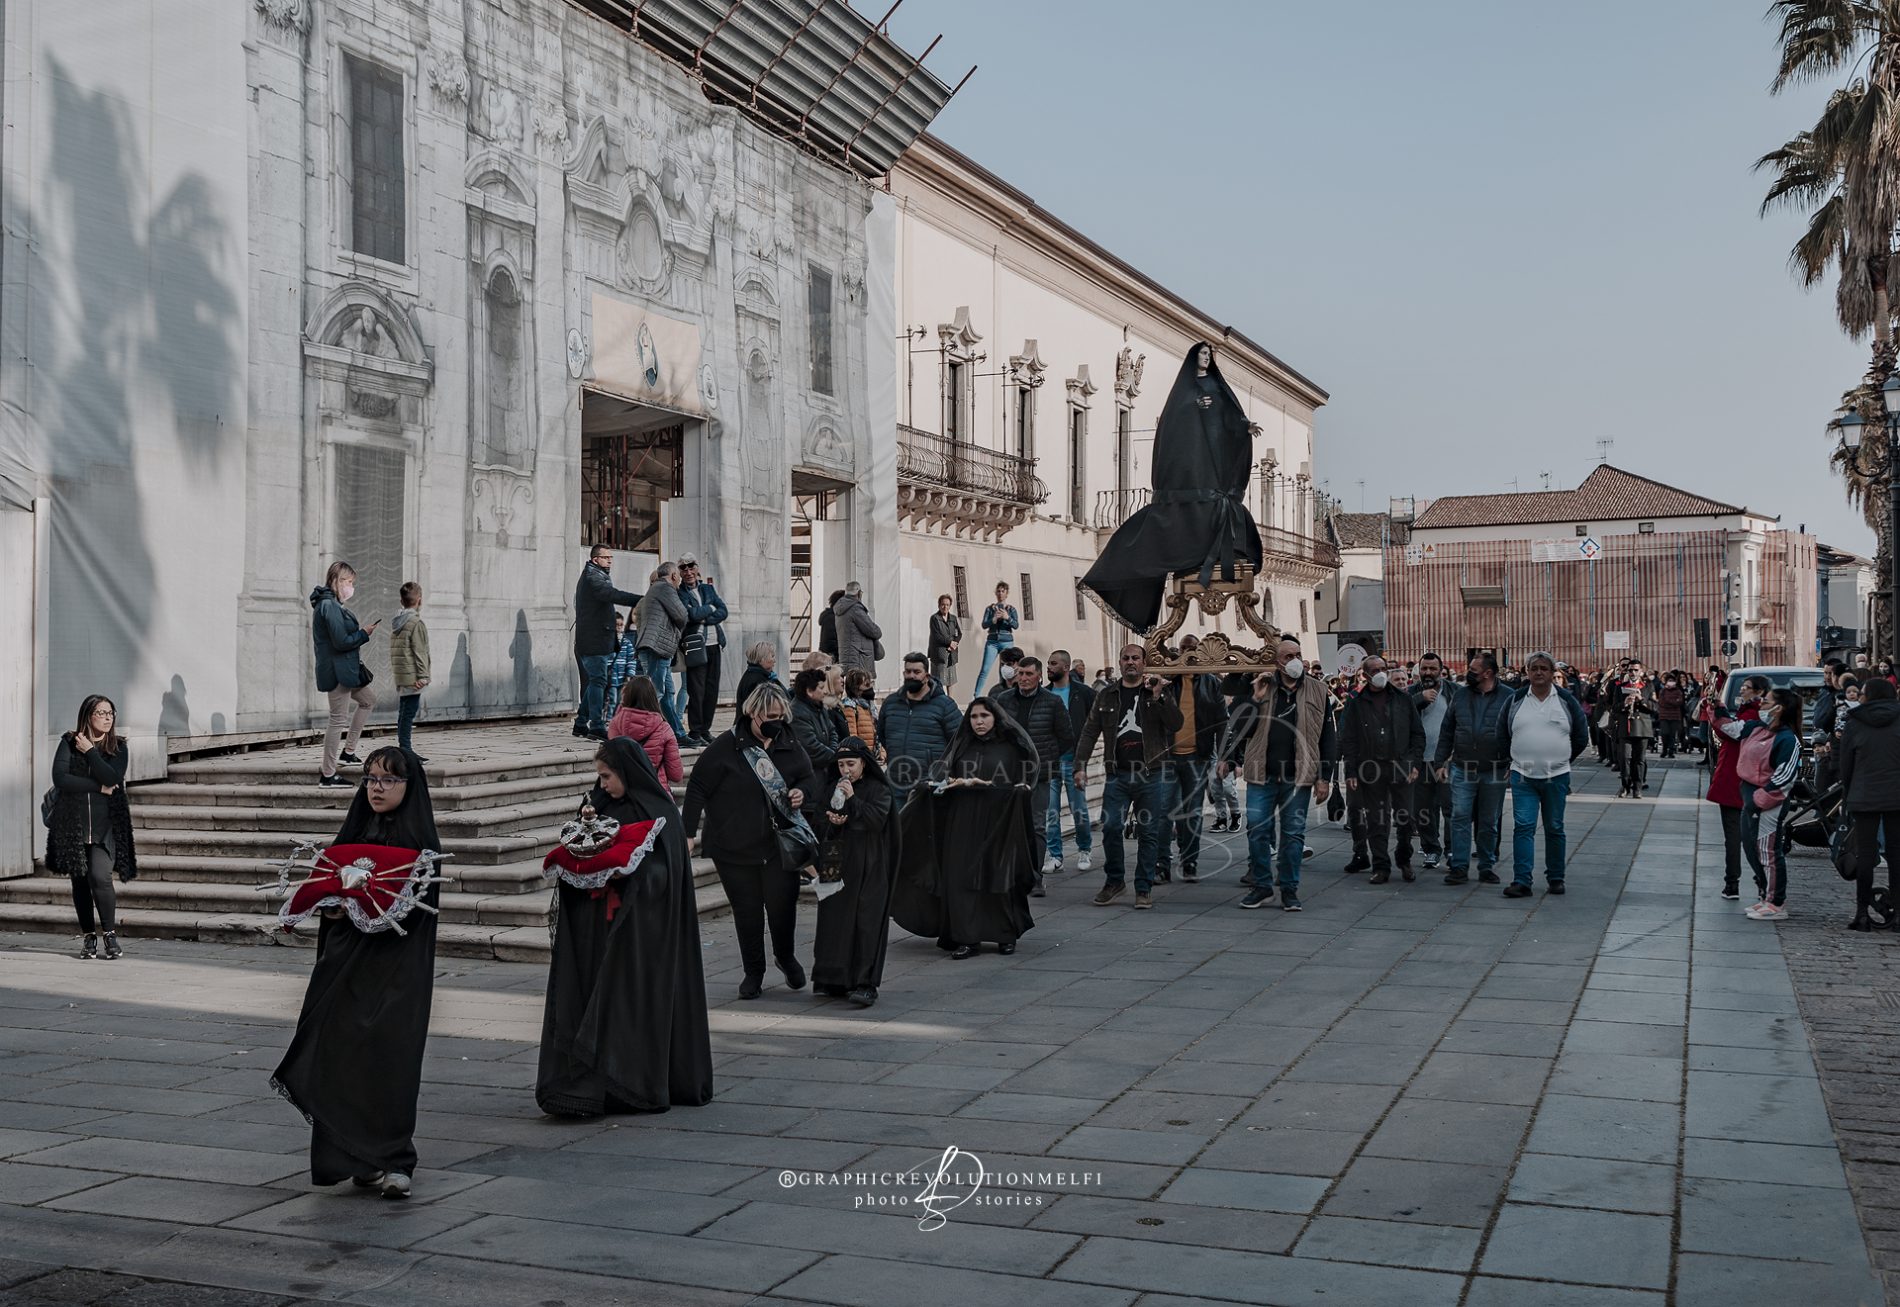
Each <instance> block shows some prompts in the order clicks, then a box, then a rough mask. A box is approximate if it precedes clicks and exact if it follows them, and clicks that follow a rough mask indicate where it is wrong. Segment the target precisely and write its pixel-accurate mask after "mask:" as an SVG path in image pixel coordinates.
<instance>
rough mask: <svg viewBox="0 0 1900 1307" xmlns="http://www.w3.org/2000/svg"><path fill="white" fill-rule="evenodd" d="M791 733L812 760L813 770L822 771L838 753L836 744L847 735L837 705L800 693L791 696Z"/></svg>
mask: <svg viewBox="0 0 1900 1307" xmlns="http://www.w3.org/2000/svg"><path fill="white" fill-rule="evenodd" d="M792 734H793V735H794V736H796V737H797V739H798V746H799V747H800V748H801V749H803V750H804V751H805V756H806V757H807V758H809V759H810V760H811V767H812V770H813V771H815V772H819V773H823V772H824V770H825V769H826V768H827V767H829V766H831V762H832V759H834V758H836V757H837V756H838V745H839V743H840V742H841V741H842V740H843V739H844V737H845V736H846V735H847V734H849V732H848V731H846V730H845V726H844V718H843V717H842V716H841V715H840V714H839V712H838V710H837V709H836V708H827V707H825V705H823V704H822V703H813V702H812V701H811V700H810V699H809V698H808V697H806V696H805V695H802V694H795V695H793V696H792Z"/></svg>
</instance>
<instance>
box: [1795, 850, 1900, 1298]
mask: <svg viewBox="0 0 1900 1307" xmlns="http://www.w3.org/2000/svg"><path fill="white" fill-rule="evenodd" d="M1792 874H1793V879H1791V881H1790V884H1791V885H1796V886H1799V891H1800V895H1801V900H1800V913H1799V915H1797V916H1796V917H1795V918H1793V919H1792V920H1790V921H1789V922H1787V923H1786V924H1785V925H1783V926H1782V927H1781V928H1780V929H1781V941H1782V951H1783V952H1784V953H1785V954H1786V956H1787V959H1788V971H1789V974H1790V975H1791V976H1792V977H1793V979H1794V989H1795V997H1796V998H1797V1000H1798V1001H1799V1003H1800V1009H1801V1018H1802V1021H1803V1023H1804V1024H1805V1025H1806V1026H1807V1029H1808V1039H1809V1042H1810V1045H1811V1046H1812V1048H1813V1051H1814V1060H1815V1063H1816V1065H1817V1066H1818V1067H1819V1069H1820V1075H1821V1092H1822V1094H1823V1096H1824V1097H1825V1098H1826V1099H1827V1107H1828V1113H1829V1115H1830V1116H1831V1117H1832V1118H1833V1122H1834V1134H1835V1138H1836V1139H1837V1140H1838V1141H1839V1144H1840V1151H1841V1160H1842V1161H1843V1162H1844V1163H1845V1164H1846V1167H1847V1183H1848V1186H1849V1188H1850V1189H1852V1191H1853V1194H1854V1201H1855V1203H1856V1205H1857V1206H1858V1207H1859V1208H1860V1219H1861V1225H1862V1226H1863V1227H1864V1228H1865V1230H1866V1232H1867V1241H1868V1243H1869V1244H1870V1245H1871V1246H1872V1250H1873V1258H1874V1265H1875V1267H1876V1268H1877V1269H1878V1270H1879V1272H1880V1276H1881V1279H1882V1280H1883V1281H1884V1282H1885V1285H1886V1289H1887V1297H1888V1300H1889V1301H1890V1302H1900V1113H1896V1111H1895V1107H1896V1104H1900V935H1895V934H1889V933H1884V932H1883V933H1877V934H1871V935H1856V934H1854V933H1852V932H1850V931H1847V930H1844V929H1843V927H1844V926H1845V925H1846V924H1847V923H1848V921H1850V920H1851V919H1852V918H1853V915H1854V887H1853V886H1852V885H1851V884H1849V883H1847V882H1846V881H1843V880H1841V879H1840V878H1839V877H1838V876H1837V875H1835V873H1834V868H1833V866H1832V864H1830V863H1829V862H1828V860H1827V859H1826V858H1824V857H1821V856H1818V855H1811V856H1806V857H1797V858H1796V859H1795V860H1794V862H1793V864H1792ZM1879 874H1880V875H1881V876H1882V877H1884V876H1885V874H1886V872H1885V870H1884V869H1882V871H1881V872H1880V873H1879Z"/></svg>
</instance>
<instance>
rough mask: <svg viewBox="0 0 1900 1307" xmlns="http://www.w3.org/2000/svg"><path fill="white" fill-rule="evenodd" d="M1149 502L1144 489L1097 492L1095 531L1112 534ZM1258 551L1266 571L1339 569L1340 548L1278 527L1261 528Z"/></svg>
mask: <svg viewBox="0 0 1900 1307" xmlns="http://www.w3.org/2000/svg"><path fill="white" fill-rule="evenodd" d="M1152 498H1153V494H1152V493H1151V492H1150V491H1149V490H1148V488H1147V487H1146V486H1140V487H1135V488H1131V489H1127V490H1104V491H1102V492H1100V493H1099V494H1097V495H1096V496H1095V529H1096V530H1098V531H1113V530H1114V529H1115V528H1116V527H1118V526H1120V525H1121V524H1122V523H1123V522H1126V521H1127V520H1128V519H1129V518H1130V517H1133V516H1134V515H1135V513H1136V512H1138V511H1139V510H1141V509H1143V508H1145V507H1147V505H1148V501H1149V500H1150V499H1152ZM1260 547H1261V550H1262V552H1263V553H1264V555H1265V559H1264V561H1265V562H1267V563H1268V564H1269V567H1268V568H1267V569H1265V570H1271V566H1270V564H1271V563H1272V561H1273V560H1274V559H1278V560H1280V561H1281V562H1283V563H1284V562H1292V563H1305V564H1307V565H1309V566H1313V567H1323V568H1326V569H1328V570H1331V569H1334V568H1337V567H1338V566H1339V548H1338V546H1336V545H1334V544H1333V542H1332V541H1330V540H1321V539H1318V538H1316V537H1314V536H1308V535H1301V534H1299V533H1298V532H1297V531H1288V530H1285V529H1284V528H1281V527H1277V526H1263V527H1261V528H1260Z"/></svg>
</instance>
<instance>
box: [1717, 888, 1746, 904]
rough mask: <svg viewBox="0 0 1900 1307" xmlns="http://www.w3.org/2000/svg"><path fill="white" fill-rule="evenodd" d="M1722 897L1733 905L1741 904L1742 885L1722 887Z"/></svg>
mask: <svg viewBox="0 0 1900 1307" xmlns="http://www.w3.org/2000/svg"><path fill="white" fill-rule="evenodd" d="M1722 897H1723V898H1725V899H1727V900H1728V901H1729V902H1731V903H1735V902H1739V901H1740V899H1741V897H1742V887H1741V886H1740V885H1724V886H1722Z"/></svg>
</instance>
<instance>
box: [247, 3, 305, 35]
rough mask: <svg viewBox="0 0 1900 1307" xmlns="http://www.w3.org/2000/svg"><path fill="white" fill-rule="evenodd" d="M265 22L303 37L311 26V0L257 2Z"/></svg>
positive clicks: (258, 9) (256, 4)
mask: <svg viewBox="0 0 1900 1307" xmlns="http://www.w3.org/2000/svg"><path fill="white" fill-rule="evenodd" d="M255 6H256V9H257V12H258V13H260V14H262V15H263V16H264V21H265V22H267V23H270V24H271V25H273V26H275V27H281V28H283V29H284V30H285V31H287V32H295V33H297V34H298V35H300V36H301V35H302V34H303V32H304V31H305V30H306V29H307V28H308V27H309V26H310V0H255Z"/></svg>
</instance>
